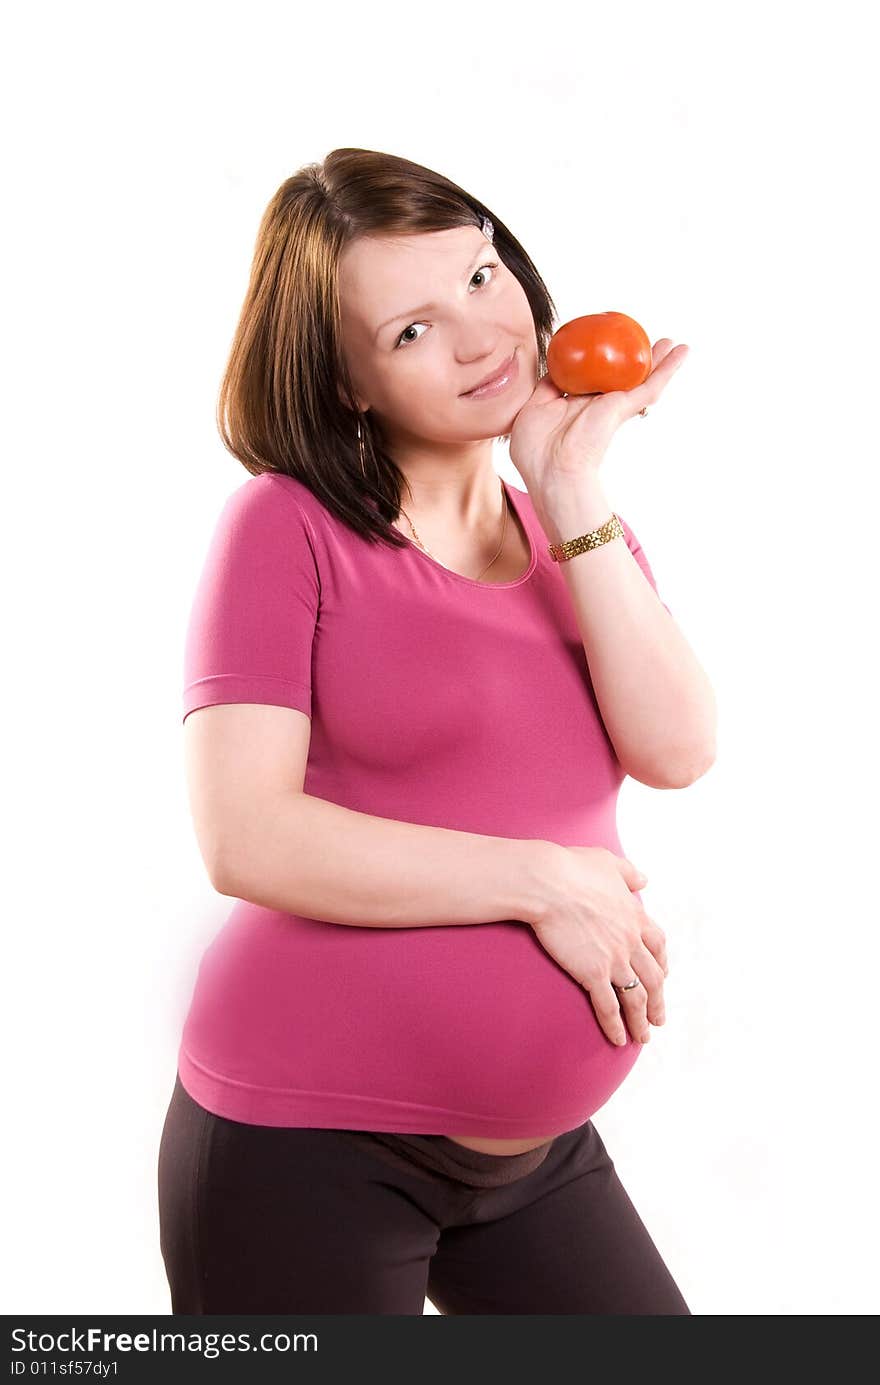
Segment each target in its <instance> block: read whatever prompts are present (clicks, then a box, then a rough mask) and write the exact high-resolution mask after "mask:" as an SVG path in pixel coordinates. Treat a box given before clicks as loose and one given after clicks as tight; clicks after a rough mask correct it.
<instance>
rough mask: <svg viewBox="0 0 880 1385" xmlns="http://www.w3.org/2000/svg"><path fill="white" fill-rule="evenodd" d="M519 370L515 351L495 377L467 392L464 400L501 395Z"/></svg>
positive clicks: (496, 372) (490, 376) (488, 378)
mask: <svg viewBox="0 0 880 1385" xmlns="http://www.w3.org/2000/svg"><path fill="white" fill-rule="evenodd" d="M517 370H518V362H517V359H516V351H515V350H514V352H513V354H512V355H511V356H509V357H508V359H507V360H506V361H505V362H504V363H503V364H502V365H501V367H500V369H498V370H496V371H495V373H494V374H493V375H489V376H487V378H486V379H485V380H482V381H481V382H480V384H479V385H475V386H474V388H473V389H472V390H466V391H465V393H464V394H463V395H462V398H463V399H483V398H485V397H486V396H488V395H494V394H499V393H500V392H501V390H503V389H506V387H507V386H508V385H509V384H510V382H511V380H513V379H514V377H515V376H516V373H517Z"/></svg>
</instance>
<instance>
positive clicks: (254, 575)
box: [183, 474, 320, 721]
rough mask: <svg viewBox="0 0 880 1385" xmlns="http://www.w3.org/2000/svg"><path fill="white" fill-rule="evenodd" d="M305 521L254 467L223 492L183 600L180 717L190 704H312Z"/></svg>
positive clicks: (315, 595)
mask: <svg viewBox="0 0 880 1385" xmlns="http://www.w3.org/2000/svg"><path fill="white" fill-rule="evenodd" d="M313 543H314V539H313V534H312V532H311V528H310V525H309V521H308V519H307V517H306V516H305V514H304V513H303V511H302V509H301V507H300V506H299V504H298V503H297V501H296V500H295V499H294V497H293V496H292V495H291V494H290V493H289V491H288V490H287V489H286V488H284V487H283V486H282V485H279V484H278V482H277V481H276V480H275V479H273V478H272V477H271V476H270V475H269V474H263V475H261V476H259V477H257V478H255V479H253V480H251V481H248V482H245V484H244V485H243V486H240V487H239V488H238V489H237V490H235V491H233V493H232V494H231V495H230V496H229V498H228V499H227V501H226V503H225V505H224V507H223V509H222V510H221V512H220V517H219V519H218V521H217V524H216V526H215V528H214V532H213V535H212V537H211V540H210V543H209V546H208V552H207V556H206V558H205V561H204V564H203V567H202V571H201V575H200V577H199V580H198V583H197V586H196V591H195V596H194V599H193V603H192V607H191V612H190V618H189V624H188V627H187V632H186V639H185V648H184V691H183V720H184V721H185V720H186V718H187V716H188V715H189V713H190V712H192V711H194V710H195V709H196V708H197V707H210V706H214V705H216V704H217V703H223V702H264V703H271V704H272V705H274V706H278V707H295V708H297V709H298V710H299V711H301V712H305V713H306V715H307V716H311V711H312V668H311V664H312V640H313V636H314V631H315V624H316V621H317V616H318V605H319V600H320V579H319V576H318V567H317V562H316V558H315V551H314V546H313Z"/></svg>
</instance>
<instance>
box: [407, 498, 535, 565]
mask: <svg viewBox="0 0 880 1385" xmlns="http://www.w3.org/2000/svg"><path fill="white" fill-rule="evenodd" d="M498 479H499V480H501V478H500V477H499V478H498ZM501 497H502V499H503V501H504V523H503V524H502V526H501V543H500V544H499V546H498V552H497V553H496V554H495V557H494V558H493V559H492V562H491V563H487V564H486V566H485V567H484V568H483V572H488V571H489V568H490V567H491V566H492V563H497V561H498V559H499V558H500V556H501V550H502V549H503V547H504V539H505V536H506V534H507V516H508V515H509V513H510V501H509V500H508V499H507V491H506V490H505V489H504V482H503V481H501ZM400 513H401V514H402V515H403V516H404V518H405V519H406V522H407V524H408V525H409V527H410V529H411V530H412V536H413V538H414V539H415V541H416V543H417V544H418V545H419V548H422V549H424V551H425V552H426V553H427V555H428V557H429V558H434V554H433V553H432V552H431V551H430V549H429V548H426V547H425V545H424V544H423V543H422V541H421V539H420V538H419V536H418V534H417V533H416V527H415V525H414V524H413V522H412V520H411V519H410V517H409V515H408V514H407V513H406V510H405V509H404V508H403V506H402V505H401V507H400ZM434 562H435V563H440V559H439V558H434ZM440 566H441V567H445V568H446V570H447V572H451V571H452V568H449V567H447V565H446V563H440ZM483 572H479V573H477V576H476V577H472V578H471V579H470V580H471V581H472V582H479V580H480V578H481V577H482V575H483ZM459 576H461V574H460V573H459Z"/></svg>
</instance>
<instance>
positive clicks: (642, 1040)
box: [639, 1034, 651, 1044]
mask: <svg viewBox="0 0 880 1385" xmlns="http://www.w3.org/2000/svg"><path fill="white" fill-rule="evenodd" d="M650 1037H651V1035H650V1034H643V1035H642V1037H641V1039H640V1040H639V1043H643V1044H646V1043H647V1042H648V1040H649V1039H650Z"/></svg>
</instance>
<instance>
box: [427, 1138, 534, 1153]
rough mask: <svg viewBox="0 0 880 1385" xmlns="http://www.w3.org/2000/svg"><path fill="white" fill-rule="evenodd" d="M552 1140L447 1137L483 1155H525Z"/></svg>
mask: <svg viewBox="0 0 880 1385" xmlns="http://www.w3.org/2000/svg"><path fill="white" fill-rule="evenodd" d="M553 1138H554V1137H553V1136H552V1135H545V1136H544V1137H543V1139H540V1140H480V1139H472V1138H470V1137H468V1136H465V1135H448V1136H447V1139H449V1140H454V1141H455V1143H456V1144H457V1145H464V1147H465V1149H478V1150H480V1151H482V1153H483V1154H525V1152H526V1150H529V1149H537V1148H538V1145H545V1144H546V1143H547V1141H548V1140H552V1139H553Z"/></svg>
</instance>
